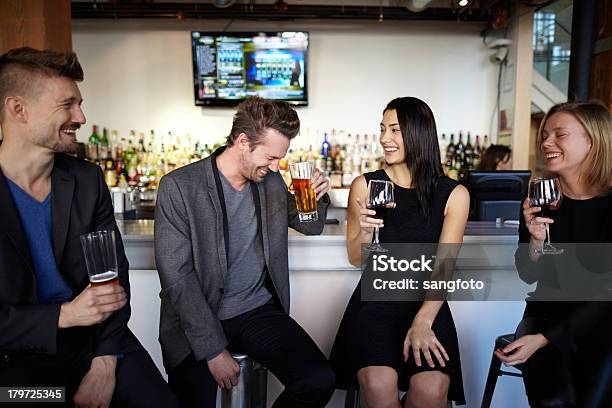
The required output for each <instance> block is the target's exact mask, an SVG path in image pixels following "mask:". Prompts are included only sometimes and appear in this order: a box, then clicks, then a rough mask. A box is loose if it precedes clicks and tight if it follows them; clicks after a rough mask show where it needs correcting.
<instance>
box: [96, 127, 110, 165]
mask: <svg viewBox="0 0 612 408" xmlns="http://www.w3.org/2000/svg"><path fill="white" fill-rule="evenodd" d="M109 153H110V150H109V143H108V129H106V128H103V129H102V137H101V138H100V146H99V148H98V155H99V158H100V160H106V158H107V157H109V156H110V154H109Z"/></svg>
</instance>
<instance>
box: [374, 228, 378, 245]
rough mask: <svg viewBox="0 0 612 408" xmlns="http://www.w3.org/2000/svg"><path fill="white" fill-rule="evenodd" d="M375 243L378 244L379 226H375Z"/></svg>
mask: <svg viewBox="0 0 612 408" xmlns="http://www.w3.org/2000/svg"><path fill="white" fill-rule="evenodd" d="M374 243H375V244H378V243H379V242H378V227H374Z"/></svg>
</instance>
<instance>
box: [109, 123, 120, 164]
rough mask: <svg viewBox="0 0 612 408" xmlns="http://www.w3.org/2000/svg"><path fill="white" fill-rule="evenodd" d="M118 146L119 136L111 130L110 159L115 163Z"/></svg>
mask: <svg viewBox="0 0 612 408" xmlns="http://www.w3.org/2000/svg"><path fill="white" fill-rule="evenodd" d="M118 144H119V135H118V134H117V131H116V130H111V138H110V150H111V157H112V158H113V160H114V161H115V162H116V161H117V148H118Z"/></svg>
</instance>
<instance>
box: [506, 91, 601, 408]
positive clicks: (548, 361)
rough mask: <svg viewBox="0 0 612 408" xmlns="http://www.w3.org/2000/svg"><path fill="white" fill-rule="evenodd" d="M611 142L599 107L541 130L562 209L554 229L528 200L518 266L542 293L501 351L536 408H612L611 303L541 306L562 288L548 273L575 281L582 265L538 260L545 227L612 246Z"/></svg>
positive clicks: (576, 110) (569, 110)
mask: <svg viewBox="0 0 612 408" xmlns="http://www.w3.org/2000/svg"><path fill="white" fill-rule="evenodd" d="M611 136H612V118H611V116H610V113H609V112H608V110H607V109H606V108H605V107H603V106H600V105H597V104H594V103H571V104H561V105H556V106H554V107H553V108H552V109H551V110H550V111H549V112H548V114H547V115H546V116H545V118H544V120H543V121H542V125H541V127H540V132H539V137H538V143H539V145H540V151H541V153H542V154H543V156H544V158H545V160H546V169H547V170H548V171H549V172H550V173H552V174H553V175H555V176H557V177H558V178H559V183H560V185H561V192H562V194H563V205H562V206H561V208H560V210H559V211H558V215H557V217H556V218H555V220H554V221H553V220H552V219H550V218H545V217H544V214H543V213H542V209H541V208H540V207H531V208H530V207H529V203H528V201H527V200H526V201H525V203H524V205H523V210H524V211H523V217H522V219H521V223H520V228H519V242H521V243H524V244H525V245H520V246H519V249H518V250H517V252H516V266H517V269H518V272H519V275H520V276H521V278H522V279H523V280H525V281H526V282H528V283H533V282H538V286H537V289H536V291H535V292H533V293H532V295H531V296H532V297H530V298H528V299H527V305H526V307H525V313H524V316H523V320H522V321H521V323H520V324H519V327H518V329H517V332H516V340H515V341H513V342H512V343H511V344H509V345H507V346H506V347H504V348H503V349H501V350H497V351H496V355H497V356H498V358H499V359H500V360H501V361H503V362H504V363H506V364H509V365H517V364H521V365H522V371H523V380H524V382H525V389H526V391H527V396H528V398H529V402H530V405H531V406H533V407H544V406H564V407H566V406H567V407H569V406H577V407H609V406H612V377H611V375H610V367H609V362H610V361H612V346H611V345H610V341H609V339H610V337H611V336H612V308H611V305H610V303H609V302H592V301H589V300H590V299H577V300H580V301H573V302H567V301H555V302H551V301H549V302H543V301H534V299H537V298H538V296H540V295H541V294H542V293H545V291H546V290H547V287H549V288H550V287H551V286H555V287H558V286H559V283H558V281H557V279H558V278H557V277H556V276H555V278H554V282H553V283H551V282H550V275H548V274H546V273H544V272H543V271H544V270H549V271H555V272H556V273H557V275H558V276H562V275H563V274H564V273H569V274H575V273H576V270H575V269H571V270H567V269H568V266H567V265H575V262H576V259H574V258H575V256H574V257H572V256H571V254H560V255H555V256H544V255H540V254H539V253H538V251H539V250H540V249H541V248H542V246H543V241H544V238H545V232H544V231H545V228H544V224H548V225H550V231H551V235H550V236H551V237H554V239H555V241H554V242H558V243H591V245H592V243H612V190H611V189H610V188H611V186H612V141H611V140H610V137H611ZM552 258H555V259H552ZM608 266H609V265H608ZM570 268H571V267H570ZM592 272H598V271H597V270H594V271H592ZM581 279H585V280H586V279H588V276H584V277H581ZM569 295H570V296H572V295H573V294H571V293H570V294H569ZM574 300H575V299H574Z"/></svg>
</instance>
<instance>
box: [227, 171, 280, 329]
mask: <svg viewBox="0 0 612 408" xmlns="http://www.w3.org/2000/svg"><path fill="white" fill-rule="evenodd" d="M219 175H220V178H221V184H222V185H223V194H224V196H225V208H226V211H227V222H228V227H229V228H228V232H229V265H228V271H227V272H228V273H227V276H226V277H225V289H224V293H223V300H222V302H221V306H220V307H219V312H218V313H217V316H218V317H219V319H220V320H224V319H229V318H232V317H235V316H238V315H240V314H242V313H246V312H248V311H250V310H253V309H255V308H257V307H259V306H262V305H264V304H266V303H268V302H269V301H270V300H271V299H272V295H271V294H270V292H268V290H267V289H266V287H265V285H264V282H265V275H264V267H265V260H264V254H263V248H262V244H261V239H260V238H259V235H258V234H257V216H256V214H255V204H254V203H253V193H252V192H251V186H250V185H248V184H247V185H246V186H245V187H244V188H243V189H242V191H237V190H235V189H234V188H233V187H232V185H231V184H230V182H229V181H228V180H227V179H226V178H225V177H224V176H223V174H222V173H221V172H219Z"/></svg>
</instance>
